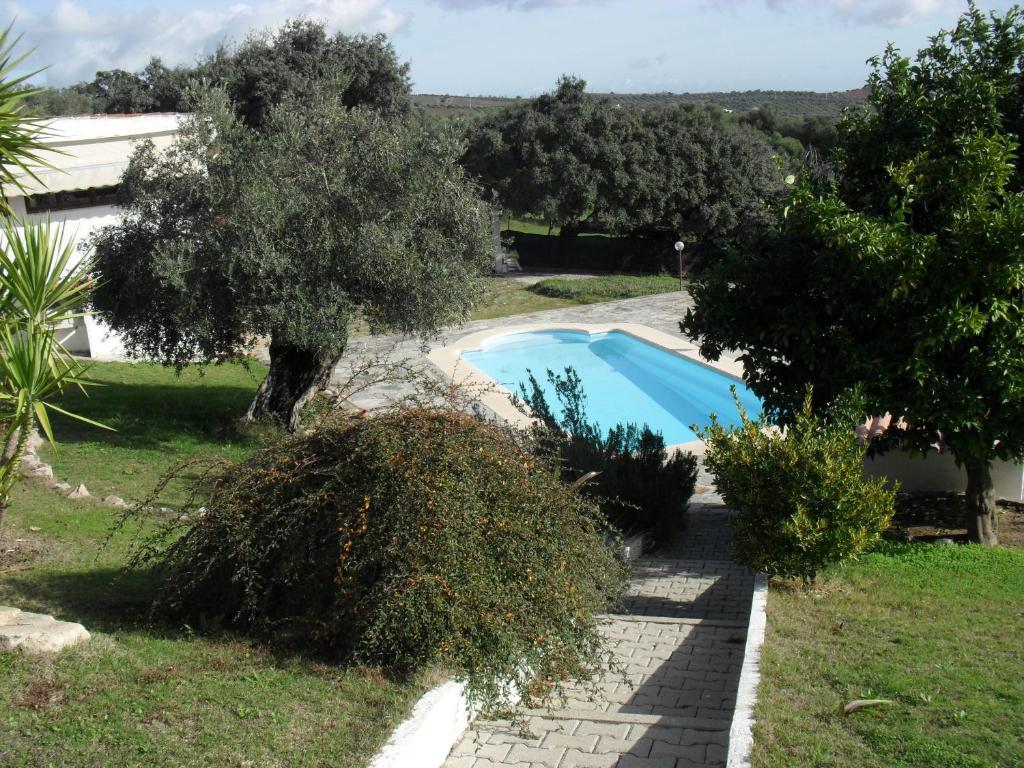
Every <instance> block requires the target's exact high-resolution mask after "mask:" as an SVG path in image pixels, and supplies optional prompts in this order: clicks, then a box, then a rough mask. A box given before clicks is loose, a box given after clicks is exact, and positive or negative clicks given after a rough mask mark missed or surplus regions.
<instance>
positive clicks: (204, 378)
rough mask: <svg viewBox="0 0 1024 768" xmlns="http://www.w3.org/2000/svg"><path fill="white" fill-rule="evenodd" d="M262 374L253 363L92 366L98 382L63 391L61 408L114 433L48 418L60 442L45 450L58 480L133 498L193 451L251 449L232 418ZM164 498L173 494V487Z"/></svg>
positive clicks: (237, 453)
mask: <svg viewBox="0 0 1024 768" xmlns="http://www.w3.org/2000/svg"><path fill="white" fill-rule="evenodd" d="M264 375H265V368H264V367H263V366H262V365H260V364H258V363H253V364H252V365H251V367H250V369H249V370H247V369H246V368H245V367H244V366H242V365H241V364H240V363H225V364H223V365H211V366H207V367H206V368H202V369H201V368H199V367H195V366H193V367H190V368H186V369H185V370H184V371H182V373H181V375H180V376H179V375H176V374H175V372H174V370H173V369H168V368H165V367H163V366H161V365H157V364H153V363H98V364H94V365H92V366H91V368H90V370H89V373H88V376H89V378H91V379H93V380H94V381H97V382H99V383H100V384H101V386H98V387H89V388H88V389H87V390H86V392H85V393H84V394H83V393H81V392H79V391H77V390H76V391H72V392H69V393H68V395H67V396H66V398H65V400H64V403H63V406H64V407H65V408H67V410H69V411H71V412H72V413H82V414H83V415H86V416H88V417H89V418H92V419H95V420H96V421H99V422H100V423H102V424H106V425H107V426H110V427H113V428H114V429H115V430H116V432H105V431H102V430H97V429H96V428H94V427H91V426H89V425H87V424H82V423H81V422H78V421H74V420H72V419H68V418H65V417H61V416H56V417H54V422H53V423H54V430H55V433H56V435H57V440H58V445H57V446H56V447H46V448H45V449H44V450H43V452H42V453H43V456H44V459H45V460H46V461H48V462H50V463H51V464H53V469H54V473H55V475H56V476H57V477H58V478H61V479H67V481H68V482H72V483H77V482H79V481H81V482H84V483H85V484H86V486H87V487H88V489H89V492H90V493H91V494H93V495H94V496H99V497H100V498H102V497H103V496H105V495H107V494H109V493H113V494H116V495H118V496H122V497H123V498H127V499H139V498H142V497H144V496H145V495H146V494H148V493H149V491H150V490H152V489H153V487H154V486H155V485H156V482H157V480H158V479H159V478H160V476H161V475H162V474H163V473H164V472H165V471H166V470H167V469H168V468H169V467H170V466H172V465H174V464H175V463H177V462H180V461H182V460H185V459H188V458H192V457H194V456H200V455H201V456H211V457H223V458H228V459H238V458H241V457H243V456H244V455H246V453H247V452H248V451H249V450H250V449H251V448H252V445H253V441H254V439H256V438H254V437H253V436H252V435H250V434H247V433H243V432H241V431H240V430H239V429H238V428H237V426H236V420H237V418H238V417H240V416H241V415H242V414H243V413H244V412H245V408H246V406H247V405H248V403H249V401H250V400H251V399H252V396H253V393H254V392H255V391H256V388H257V387H258V386H259V383H260V382H261V381H262V379H263V376H264ZM170 490H171V493H170V496H169V498H168V499H166V501H167V502H174V501H175V500H176V499H177V492H178V491H179V490H180V485H174V486H172V487H171V489H170Z"/></svg>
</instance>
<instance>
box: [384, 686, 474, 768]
mask: <svg viewBox="0 0 1024 768" xmlns="http://www.w3.org/2000/svg"><path fill="white" fill-rule="evenodd" d="M472 714H473V713H472V712H471V710H470V708H469V704H468V702H467V701H466V696H465V689H464V688H463V686H462V685H461V684H460V683H445V684H444V685H440V686H438V687H437V688H434V689H432V690H430V691H427V692H426V693H425V694H423V696H422V697H421V698H420V700H419V701H418V702H416V706H415V707H413V710H412V714H411V715H409V717H408V718H407V719H406V720H405V722H403V723H402V724H401V725H399V726H398V727H397V728H396V729H395V730H394V732H393V733H392V734H391V738H390V739H388V743H387V744H385V745H384V747H383V748H382V749H381V750H380V752H378V753H377V754H376V755H374V757H373V759H372V760H371V761H370V765H369V768H441V766H442V765H443V764H444V761H445V760H447V759H448V754H449V753H450V752H451V751H452V747H454V746H455V744H456V742H458V740H459V739H460V738H461V737H462V734H463V733H464V732H465V730H466V728H468V727H469V722H470V720H471V719H472Z"/></svg>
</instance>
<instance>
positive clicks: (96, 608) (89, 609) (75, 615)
mask: <svg viewBox="0 0 1024 768" xmlns="http://www.w3.org/2000/svg"><path fill="white" fill-rule="evenodd" d="M6 587H7V589H8V590H9V591H12V592H14V593H15V594H16V595H17V599H18V600H19V605H20V607H22V608H23V609H25V610H40V611H44V612H46V613H52V614H53V615H54V616H56V617H57V618H60V619H63V620H66V621H78V622H81V623H82V624H84V625H85V626H86V627H87V628H88V629H90V630H92V629H95V630H98V631H100V632H105V633H108V634H113V633H124V632H128V633H133V632H143V631H144V632H145V633H146V634H149V635H153V634H158V635H161V636H166V637H172V636H174V635H179V634H181V629H180V628H179V629H178V630H172V629H171V627H170V626H169V625H165V626H163V627H161V626H160V622H158V621H156V622H155V621H154V619H153V616H152V615H151V609H152V605H153V599H154V597H155V595H156V589H157V580H156V577H155V575H154V574H153V573H151V572H147V571H123V570H121V569H120V568H112V567H100V568H94V569H89V570H77V571H46V570H43V569H36V570H32V571H26V572H24V573H15V574H11V575H8V576H7V578H6Z"/></svg>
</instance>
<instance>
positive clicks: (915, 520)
mask: <svg viewBox="0 0 1024 768" xmlns="http://www.w3.org/2000/svg"><path fill="white" fill-rule="evenodd" d="M965 514H966V505H965V501H964V496H963V494H962V493H938V494H936V493H901V494H899V496H897V497H896V515H895V516H894V517H893V520H892V529H891V533H892V534H893V535H895V536H897V537H899V538H903V539H909V540H911V541H933V540H935V539H939V538H949V539H953V540H954V541H966V540H967V529H966V527H965V526H964V516H965ZM998 530H999V544H1000V545H1001V546H1004V547H1019V548H1021V549H1024V504H1018V503H1016V502H1010V501H1001V502H999V529H998Z"/></svg>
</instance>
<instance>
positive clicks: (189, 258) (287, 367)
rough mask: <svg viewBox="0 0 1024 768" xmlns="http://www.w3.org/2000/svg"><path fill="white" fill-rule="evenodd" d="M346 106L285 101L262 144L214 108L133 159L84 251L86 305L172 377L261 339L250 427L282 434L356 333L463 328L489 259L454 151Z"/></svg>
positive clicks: (222, 98)
mask: <svg viewBox="0 0 1024 768" xmlns="http://www.w3.org/2000/svg"><path fill="white" fill-rule="evenodd" d="M343 92H344V91H343V89H339V88H337V87H333V86H332V85H331V84H330V83H325V85H324V87H323V88H321V89H319V90H317V91H315V92H313V93H312V94H305V95H304V96H303V99H302V100H301V101H299V100H294V99H286V100H285V101H284V102H282V104H280V105H279V106H277V107H275V108H274V109H272V110H271V112H270V114H269V115H268V117H267V120H266V122H265V123H264V124H263V125H262V126H261V127H260V129H259V130H258V131H257V130H254V129H252V128H250V127H248V126H247V125H245V124H244V123H243V122H242V120H241V119H240V118H239V117H238V116H237V115H236V114H235V112H234V110H233V109H232V107H231V104H230V102H229V99H228V98H227V96H226V95H225V94H224V93H222V92H217V91H215V92H212V93H211V94H209V95H207V96H206V97H204V98H203V100H202V101H201V103H200V105H199V108H198V109H197V110H196V112H195V114H194V116H193V117H192V118H191V119H190V120H189V121H188V122H187V123H186V124H185V125H184V126H183V128H182V130H181V132H180V134H179V137H178V139H177V140H176V142H175V144H174V145H173V146H172V147H171V148H170V149H168V150H167V151H165V152H162V153H157V152H156V151H155V150H154V148H153V146H152V145H142V146H140V147H139V148H138V149H137V151H136V153H135V154H134V156H133V157H132V160H131V163H130V166H129V168H128V170H127V171H126V173H125V175H124V178H123V181H122V187H123V193H122V194H123V200H122V205H123V206H124V216H123V219H122V221H121V222H120V223H118V224H116V225H113V226H110V227H107V228H105V229H103V230H101V231H100V232H99V233H98V235H97V236H96V237H95V240H94V245H95V250H96V261H97V273H98V278H99V288H98V289H97V293H96V297H95V306H96V309H97V310H98V312H99V313H100V314H101V315H102V317H103V318H104V319H105V321H106V322H108V323H109V324H110V326H111V328H112V329H113V330H114V331H116V332H118V333H120V334H122V335H123V337H124V340H125V343H126V345H127V347H128V349H129V350H131V351H133V352H135V353H138V354H141V355H146V356H151V357H155V358H158V359H161V360H163V361H164V362H165V363H169V364H174V365H177V366H181V365H184V364H185V363H187V362H189V361H191V360H196V359H199V360H206V361H210V360H216V359H223V358H225V357H228V356H231V355H235V354H237V353H239V352H241V351H243V350H245V349H246V348H247V346H248V345H250V344H251V343H252V342H253V341H254V340H255V339H257V338H268V339H269V347H270V370H269V373H268V375H267V378H266V380H265V381H264V382H263V384H262V386H261V387H260V388H259V391H258V392H257V394H256V397H255V399H254V401H253V403H252V405H251V406H250V408H249V410H248V413H247V418H248V419H255V418H258V417H261V416H267V415H269V416H272V417H275V418H277V419H279V420H280V421H282V422H283V423H285V424H288V425H289V426H290V427H291V428H293V429H294V428H295V427H296V426H297V425H298V422H299V416H300V412H301V409H302V407H303V405H304V404H305V403H306V402H307V401H308V399H309V398H310V397H311V396H312V395H314V394H315V393H316V392H317V391H318V390H319V389H320V388H322V387H323V386H324V385H325V384H326V382H327V381H328V379H329V377H330V374H331V372H332V370H333V368H334V366H335V365H336V364H337V362H338V360H339V359H340V357H341V355H342V353H343V352H344V349H345V345H346V341H347V338H348V328H349V325H350V323H352V321H353V320H356V319H360V318H361V319H365V320H366V321H367V322H368V323H369V324H370V327H371V328H372V329H374V330H379V329H394V330H398V331H402V332H409V333H426V332H430V331H432V330H434V329H436V328H438V327H439V326H440V325H442V324H445V323H448V322H453V321H458V320H461V319H462V318H463V317H464V315H465V313H466V312H467V310H468V308H469V306H470V303H471V301H472V297H473V296H474V294H475V291H476V289H477V287H478V276H479V275H480V274H481V272H482V269H483V268H484V267H485V266H486V264H487V263H488V260H489V255H488V253H489V245H490V241H489V237H490V236H489V232H488V226H489V220H490V212H489V210H487V208H486V206H485V205H484V204H482V203H481V202H480V201H479V199H478V194H477V193H478V190H477V188H476V187H475V185H474V184H472V183H471V182H470V181H469V180H467V178H466V177H465V175H464V173H463V171H462V168H461V166H460V165H459V164H458V158H459V143H458V140H457V137H455V136H453V135H451V134H445V133H435V132H432V131H430V130H428V129H427V128H426V127H425V126H424V125H423V124H422V123H421V122H418V121H416V120H394V119H391V120H389V119H387V118H385V117H384V116H382V115H380V114H379V113H377V112H375V111H370V110H363V109H350V108H348V107H347V106H346V105H345V103H344V102H343V100H342V97H341V95H340V94H342V93H343Z"/></svg>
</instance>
